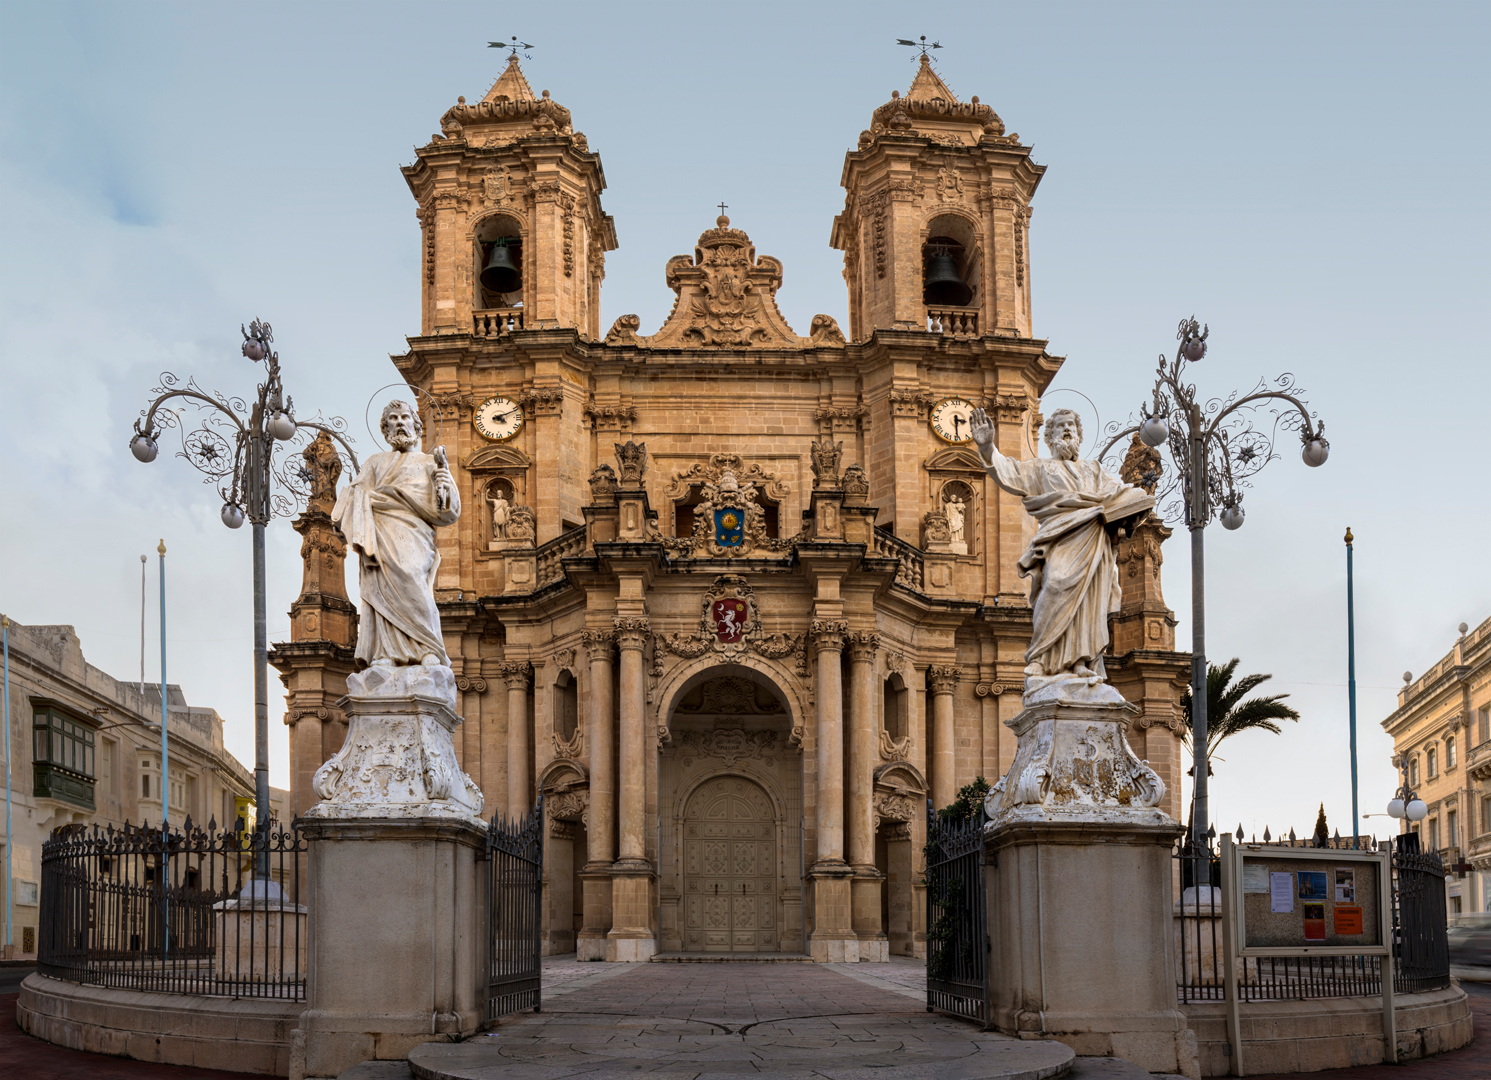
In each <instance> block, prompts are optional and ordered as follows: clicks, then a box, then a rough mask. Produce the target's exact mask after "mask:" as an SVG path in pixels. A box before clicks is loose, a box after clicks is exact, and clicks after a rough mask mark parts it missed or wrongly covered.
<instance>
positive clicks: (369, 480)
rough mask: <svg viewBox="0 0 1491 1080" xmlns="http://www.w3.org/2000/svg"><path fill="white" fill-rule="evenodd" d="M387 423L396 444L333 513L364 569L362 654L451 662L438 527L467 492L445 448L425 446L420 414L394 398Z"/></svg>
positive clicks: (375, 661) (453, 515)
mask: <svg viewBox="0 0 1491 1080" xmlns="http://www.w3.org/2000/svg"><path fill="white" fill-rule="evenodd" d="M380 427H381V429H382V431H383V438H384V440H385V441H387V443H388V445H389V446H391V447H392V448H393V449H391V450H386V451H384V452H382V453H378V454H374V455H372V457H370V458H368V459H367V460H366V461H365V462H364V463H363V466H362V470H361V471H360V472H359V473H358V474H357V478H356V479H355V480H353V481H352V483H351V484H349V485H348V486H347V487H346V488H345V489H344V490H343V491H342V493H341V495H340V496H338V498H337V502H336V509H335V510H333V511H332V519H333V520H334V521H335V522H336V523H337V525H338V527H340V528H341V530H342V535H344V536H345V537H346V538H347V543H348V544H350V545H351V546H352V548H353V549H354V550H355V551H356V552H357V554H358V563H359V567H360V571H361V573H360V577H359V590H358V591H359V593H360V594H361V596H362V608H361V610H360V612H359V616H358V625H357V659H359V660H361V661H363V662H364V663H365V664H368V665H370V666H379V665H389V664H393V665H405V664H423V665H425V666H427V667H435V666H446V667H448V666H449V665H450V658H449V657H448V656H447V655H446V653H445V645H444V643H443V642H442V640H441V635H440V612H439V611H438V610H437V609H436V607H435V572H436V571H437V570H438V569H439V567H440V553H439V551H438V550H436V548H435V529H436V528H437V527H439V526H441V525H450V524H453V523H454V522H455V521H456V520H457V519H458V518H459V517H460V516H461V496H460V493H459V492H458V491H457V490H456V484H455V481H454V480H453V479H452V478H451V474H450V469H449V467H448V465H447V462H446V458H445V448H444V447H442V446H437V447H436V448H435V452H434V453H433V454H426V453H423V452H421V451H420V449H419V440H420V435H421V434H422V433H423V425H422V424H421V423H420V419H419V414H418V413H416V412H415V411H414V410H413V409H411V408H410V407H409V406H408V405H407V404H406V403H405V402H402V401H390V402H389V403H388V405H387V407H385V408H384V410H383V418H382V421H381V422H380Z"/></svg>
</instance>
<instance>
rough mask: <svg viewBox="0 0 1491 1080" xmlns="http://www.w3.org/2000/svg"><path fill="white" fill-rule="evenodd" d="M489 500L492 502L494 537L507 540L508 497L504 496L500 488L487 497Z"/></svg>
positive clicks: (494, 538)
mask: <svg viewBox="0 0 1491 1080" xmlns="http://www.w3.org/2000/svg"><path fill="white" fill-rule="evenodd" d="M487 502H488V503H490V504H491V507H492V539H493V540H506V539H507V510H508V502H507V499H505V498H504V497H503V495H502V492H501V491H500V490H499V491H497V492H496V493H495V494H493V495H489V496H488V497H487Z"/></svg>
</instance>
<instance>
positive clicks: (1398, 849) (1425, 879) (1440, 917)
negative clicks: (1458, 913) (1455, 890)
mask: <svg viewBox="0 0 1491 1080" xmlns="http://www.w3.org/2000/svg"><path fill="white" fill-rule="evenodd" d="M1411 835H1412V834H1409V836H1411ZM1415 847H1416V845H1413V844H1410V843H1405V842H1404V841H1403V840H1402V839H1400V840H1399V841H1398V842H1397V843H1395V844H1394V845H1393V849H1394V850H1393V956H1394V957H1395V958H1396V963H1395V968H1396V970H1395V971H1394V978H1393V987H1394V988H1395V989H1396V990H1397V991H1398V993H1400V994H1417V993H1419V992H1421V991H1424V990H1442V989H1443V988H1445V987H1447V986H1449V984H1450V945H1449V919H1448V916H1447V915H1446V913H1445V900H1444V864H1443V863H1441V862H1440V860H1439V854H1438V853H1437V852H1432V851H1429V852H1419V851H1417V850H1415Z"/></svg>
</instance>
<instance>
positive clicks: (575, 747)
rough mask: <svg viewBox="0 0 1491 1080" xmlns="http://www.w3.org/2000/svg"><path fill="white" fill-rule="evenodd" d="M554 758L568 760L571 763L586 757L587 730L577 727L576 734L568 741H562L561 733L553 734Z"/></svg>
mask: <svg viewBox="0 0 1491 1080" xmlns="http://www.w3.org/2000/svg"><path fill="white" fill-rule="evenodd" d="M552 735H553V739H554V756H555V757H561V758H568V759H569V760H571V761H580V760H582V759H583V758H584V756H585V728H584V727H583V726H577V727H576V728H575V733H574V734H573V735H571V736H570V737H569V738H568V739H561V738H560V737H559V732H557V731H556V732H553V733H552Z"/></svg>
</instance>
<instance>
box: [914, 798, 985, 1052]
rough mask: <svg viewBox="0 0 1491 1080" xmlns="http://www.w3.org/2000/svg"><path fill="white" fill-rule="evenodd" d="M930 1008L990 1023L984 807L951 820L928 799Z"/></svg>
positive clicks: (928, 988)
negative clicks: (944, 816) (963, 816)
mask: <svg viewBox="0 0 1491 1080" xmlns="http://www.w3.org/2000/svg"><path fill="white" fill-rule="evenodd" d="M926 852H927V1012H934V1011H935V1012H945V1013H952V1014H953V1015H954V1016H962V1017H966V1018H967V1019H969V1020H977V1021H978V1022H979V1023H980V1024H982V1025H983V1026H984V1028H985V1029H987V1028H988V1026H989V938H988V934H987V931H986V929H985V925H984V920H985V917H986V916H985V907H984V891H985V887H984V810H983V807H982V806H980V807H979V809H978V812H977V813H976V814H974V815H973V816H972V817H969V818H965V819H964V820H962V821H953V822H946V821H941V820H939V819H938V817H937V811H936V810H935V809H933V807H932V801H931V800H930V799H928V800H927V848H926Z"/></svg>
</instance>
